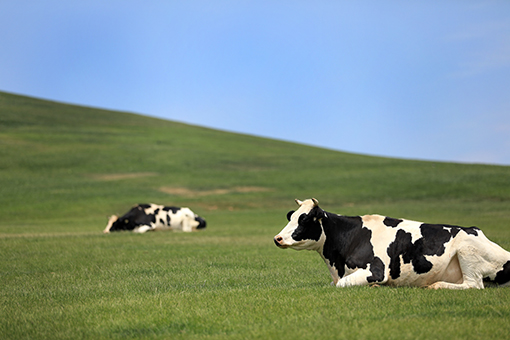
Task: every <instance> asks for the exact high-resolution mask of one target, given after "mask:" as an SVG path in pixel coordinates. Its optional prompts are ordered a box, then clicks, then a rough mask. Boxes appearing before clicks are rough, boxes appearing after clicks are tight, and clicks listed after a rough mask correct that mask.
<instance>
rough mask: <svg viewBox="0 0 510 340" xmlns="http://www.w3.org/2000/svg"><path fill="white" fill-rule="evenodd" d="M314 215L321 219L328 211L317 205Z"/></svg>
mask: <svg viewBox="0 0 510 340" xmlns="http://www.w3.org/2000/svg"><path fill="white" fill-rule="evenodd" d="M313 217H315V218H316V219H318V220H320V219H321V218H324V217H326V213H325V212H324V210H322V209H321V208H319V207H315V209H314V212H313Z"/></svg>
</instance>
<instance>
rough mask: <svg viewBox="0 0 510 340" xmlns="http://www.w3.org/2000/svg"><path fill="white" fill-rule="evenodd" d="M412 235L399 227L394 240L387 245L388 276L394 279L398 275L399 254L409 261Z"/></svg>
mask: <svg viewBox="0 0 510 340" xmlns="http://www.w3.org/2000/svg"><path fill="white" fill-rule="evenodd" d="M411 241H412V235H411V233H407V232H405V231H404V230H402V229H400V230H399V231H397V234H396V235H395V241H393V242H391V243H390V245H389V246H388V250H387V251H386V252H387V253H388V256H389V257H390V266H389V267H390V277H391V278H392V279H396V278H398V277H400V255H402V256H403V258H404V262H405V261H406V259H407V262H406V263H409V262H410V260H409V255H408V253H409V252H410V249H409V248H410V247H412V246H413V245H412V242H411Z"/></svg>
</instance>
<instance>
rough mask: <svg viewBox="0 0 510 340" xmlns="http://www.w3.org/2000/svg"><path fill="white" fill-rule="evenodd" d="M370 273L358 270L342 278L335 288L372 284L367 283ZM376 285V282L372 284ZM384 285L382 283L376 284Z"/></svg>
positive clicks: (367, 270)
mask: <svg viewBox="0 0 510 340" xmlns="http://www.w3.org/2000/svg"><path fill="white" fill-rule="evenodd" d="M372 275H373V274H372V272H371V271H370V270H369V269H358V270H356V271H355V272H354V273H352V274H350V275H347V276H344V277H342V278H341V279H340V280H338V282H337V283H336V286H337V287H353V286H368V285H369V284H372V282H368V280H367V278H369V277H370V276H372ZM373 283H376V282H373ZM377 283H379V284H381V283H382V284H384V282H377Z"/></svg>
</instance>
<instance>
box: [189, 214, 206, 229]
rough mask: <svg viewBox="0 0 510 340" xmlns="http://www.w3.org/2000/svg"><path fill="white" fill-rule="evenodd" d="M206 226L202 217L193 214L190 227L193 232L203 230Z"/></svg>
mask: <svg viewBox="0 0 510 340" xmlns="http://www.w3.org/2000/svg"><path fill="white" fill-rule="evenodd" d="M206 226H207V223H206V222H205V220H204V219H203V218H202V217H200V216H198V215H197V214H195V216H194V217H193V225H192V228H193V230H200V229H205V227H206Z"/></svg>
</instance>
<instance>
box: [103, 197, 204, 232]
mask: <svg viewBox="0 0 510 340" xmlns="http://www.w3.org/2000/svg"><path fill="white" fill-rule="evenodd" d="M205 227H206V222H205V220H204V219H203V218H201V217H200V216H198V215H197V214H195V213H193V211H191V210H190V209H189V208H178V207H167V206H163V205H157V204H138V205H136V206H134V207H133V208H131V210H129V211H128V212H127V213H126V214H124V215H123V216H121V217H120V218H119V217H117V216H115V215H113V216H111V217H110V219H109V220H108V224H107V225H106V229H105V230H104V231H103V232H104V233H110V232H113V231H123V230H128V231H133V232H135V233H145V232H147V231H154V230H182V231H185V232H191V231H194V230H200V229H204V228H205Z"/></svg>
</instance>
